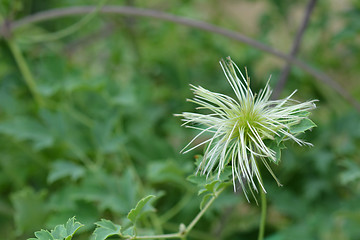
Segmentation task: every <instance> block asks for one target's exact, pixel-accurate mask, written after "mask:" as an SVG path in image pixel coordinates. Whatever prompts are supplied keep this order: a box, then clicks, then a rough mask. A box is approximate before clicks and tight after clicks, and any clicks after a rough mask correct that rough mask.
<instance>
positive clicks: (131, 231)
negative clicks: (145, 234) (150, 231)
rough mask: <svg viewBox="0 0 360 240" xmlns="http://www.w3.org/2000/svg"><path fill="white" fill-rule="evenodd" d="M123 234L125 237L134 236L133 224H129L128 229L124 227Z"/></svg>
mask: <svg viewBox="0 0 360 240" xmlns="http://www.w3.org/2000/svg"><path fill="white" fill-rule="evenodd" d="M123 236H124V237H126V238H130V237H133V236H135V226H131V227H129V228H128V229H126V230H125V231H124V232H123Z"/></svg>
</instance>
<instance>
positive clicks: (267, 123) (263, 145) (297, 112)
mask: <svg viewBox="0 0 360 240" xmlns="http://www.w3.org/2000/svg"><path fill="white" fill-rule="evenodd" d="M220 65H221V68H222V70H223V71H224V73H225V76H226V79H227V81H228V83H229V84H230V86H231V88H232V89H233V91H234V93H235V96H236V97H235V98H232V97H229V96H227V95H224V94H221V93H216V92H212V91H209V90H207V89H205V88H202V87H200V86H198V87H196V86H193V85H191V90H192V91H193V92H194V98H193V99H189V101H190V102H193V103H195V104H197V105H199V107H197V109H198V110H208V113H206V114H201V113H191V112H184V113H182V114H177V116H181V117H182V118H183V119H182V120H183V121H184V123H183V125H185V126H186V127H189V128H193V129H197V130H199V131H200V132H199V134H197V135H196V136H195V137H194V138H193V139H192V140H191V141H190V142H189V144H188V145H187V146H185V148H184V149H183V150H182V151H183V153H186V152H189V151H191V150H193V149H195V148H197V147H200V146H202V145H205V144H206V147H205V152H204V156H203V158H202V161H201V163H200V164H199V166H198V170H197V171H198V172H199V173H201V174H206V175H207V176H208V175H209V174H211V173H213V172H216V173H217V174H218V176H220V173H221V172H222V171H223V170H224V168H225V166H227V165H230V166H231V169H232V181H233V185H234V191H236V180H238V182H239V183H240V185H241V187H242V189H243V191H244V193H245V196H246V197H247V194H246V188H248V189H249V190H250V191H251V193H252V194H253V195H254V193H253V190H255V191H256V192H257V191H258V186H257V184H256V182H257V183H258V185H260V187H261V188H262V189H263V190H264V192H266V191H265V188H264V185H263V183H262V180H261V176H260V172H259V168H258V164H259V163H262V164H264V166H265V167H266V168H267V170H268V171H269V172H270V173H271V175H272V176H273V177H274V179H275V180H276V181H277V183H278V184H279V185H280V183H279V181H278V180H277V178H276V176H275V175H274V173H273V171H272V170H271V168H270V165H269V162H273V163H278V159H277V152H276V151H275V150H274V149H273V148H271V147H270V145H273V146H275V148H279V146H280V144H281V143H282V142H283V141H285V140H289V139H291V140H293V141H295V142H296V143H297V144H299V145H311V144H310V143H307V142H305V141H303V140H301V139H299V138H298V137H297V134H298V133H300V132H303V131H304V130H307V129H310V128H311V127H313V126H315V124H313V123H312V122H311V121H310V120H308V118H307V116H308V111H310V110H312V109H314V108H315V104H314V102H315V101H314V100H313V101H307V102H303V103H300V102H298V101H295V100H293V99H291V97H292V96H293V95H294V94H295V92H296V91H294V92H293V93H292V94H290V96H288V97H287V98H284V99H281V100H270V96H271V93H272V91H271V89H270V87H269V81H268V82H267V84H266V85H265V88H264V89H262V90H260V92H259V93H258V94H254V93H253V92H252V91H251V89H250V78H249V77H248V76H247V72H246V78H245V77H244V75H243V74H242V73H241V71H240V69H239V68H238V67H237V66H236V64H235V63H234V62H233V61H232V60H231V59H230V58H227V60H226V61H224V60H221V61H220ZM269 80H270V79H269ZM304 122H305V125H306V126H300V127H299V124H300V123H304ZM293 128H295V130H294V131H293ZM206 133H210V134H211V137H209V138H207V140H204V141H202V142H200V143H199V144H197V145H195V146H192V147H189V146H191V145H192V144H193V143H194V141H195V140H196V139H198V138H199V137H200V136H202V135H204V134H206Z"/></svg>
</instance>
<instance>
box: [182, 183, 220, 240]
mask: <svg viewBox="0 0 360 240" xmlns="http://www.w3.org/2000/svg"><path fill="white" fill-rule="evenodd" d="M224 189H225V187H223V188H221V189H220V190H219V191H217V192H215V193H214V195H213V196H212V198H211V199H210V200H209V202H207V204H206V205H205V207H204V208H203V209H202V210H201V211H200V212H199V213H198V215H196V217H195V218H194V220H192V222H191V223H190V224H189V225H188V226H187V228H186V229H185V234H186V235H187V233H188V232H190V231H191V229H192V228H193V227H194V226H195V224H196V223H197V222H198V221H199V220H200V218H201V217H202V216H203V215H204V213H205V212H206V210H207V209H208V208H209V207H210V206H211V204H212V203H213V202H214V201H215V199H216V198H217V197H218V196H219V195H220V193H222V191H224Z"/></svg>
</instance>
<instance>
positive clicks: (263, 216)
mask: <svg viewBox="0 0 360 240" xmlns="http://www.w3.org/2000/svg"><path fill="white" fill-rule="evenodd" d="M260 195H261V219H260V228H259V236H258V240H263V239H264V233H265V223H266V212H267V211H266V210H267V204H266V193H265V192H264V190H263V189H262V188H260Z"/></svg>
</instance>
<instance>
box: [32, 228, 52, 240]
mask: <svg viewBox="0 0 360 240" xmlns="http://www.w3.org/2000/svg"><path fill="white" fill-rule="evenodd" d="M35 236H36V238H35V239H36V240H54V239H55V238H54V237H53V236H52V234H51V233H50V232H49V231H46V230H41V231H37V232H35Z"/></svg>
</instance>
